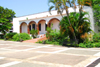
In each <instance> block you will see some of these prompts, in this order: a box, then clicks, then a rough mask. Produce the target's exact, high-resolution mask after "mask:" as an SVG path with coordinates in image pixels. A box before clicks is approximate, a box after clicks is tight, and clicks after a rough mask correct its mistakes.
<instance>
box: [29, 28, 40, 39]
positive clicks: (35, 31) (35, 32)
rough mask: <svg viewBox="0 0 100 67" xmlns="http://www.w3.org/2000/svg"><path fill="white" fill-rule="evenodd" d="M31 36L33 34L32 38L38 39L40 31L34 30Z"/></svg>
mask: <svg viewBox="0 0 100 67" xmlns="http://www.w3.org/2000/svg"><path fill="white" fill-rule="evenodd" d="M30 34H32V37H33V38H36V37H37V35H38V30H34V29H32V30H31V31H30Z"/></svg>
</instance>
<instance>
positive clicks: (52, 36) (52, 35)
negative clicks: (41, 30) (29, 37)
mask: <svg viewBox="0 0 100 67" xmlns="http://www.w3.org/2000/svg"><path fill="white" fill-rule="evenodd" d="M46 37H47V38H48V39H49V40H50V41H51V40H52V41H57V40H58V39H59V37H60V31H58V30H56V29H55V30H52V29H51V28H49V27H47V33H46Z"/></svg>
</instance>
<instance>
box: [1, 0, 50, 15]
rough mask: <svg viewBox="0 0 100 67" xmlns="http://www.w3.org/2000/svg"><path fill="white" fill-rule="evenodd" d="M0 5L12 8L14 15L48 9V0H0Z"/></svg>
mask: <svg viewBox="0 0 100 67" xmlns="http://www.w3.org/2000/svg"><path fill="white" fill-rule="evenodd" d="M0 6H2V7H4V8H8V9H12V10H13V11H14V12H15V13H16V15H15V16H16V17H20V16H25V15H30V14H35V13H40V12H45V11H48V9H49V6H48V0H0Z"/></svg>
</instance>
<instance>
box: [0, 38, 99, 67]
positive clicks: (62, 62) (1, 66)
mask: <svg viewBox="0 0 100 67" xmlns="http://www.w3.org/2000/svg"><path fill="white" fill-rule="evenodd" d="M0 67H100V48H88V49H86V48H72V47H70V48H69V47H61V46H53V45H46V44H45V45H43V44H36V43H20V42H11V41H2V40H0Z"/></svg>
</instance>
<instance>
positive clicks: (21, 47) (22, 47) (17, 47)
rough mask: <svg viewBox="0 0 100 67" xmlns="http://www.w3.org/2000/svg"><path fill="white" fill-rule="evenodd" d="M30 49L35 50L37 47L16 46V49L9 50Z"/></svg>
mask: <svg viewBox="0 0 100 67" xmlns="http://www.w3.org/2000/svg"><path fill="white" fill-rule="evenodd" d="M30 48H35V47H31V46H15V47H10V48H9V49H17V50H23V49H30Z"/></svg>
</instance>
